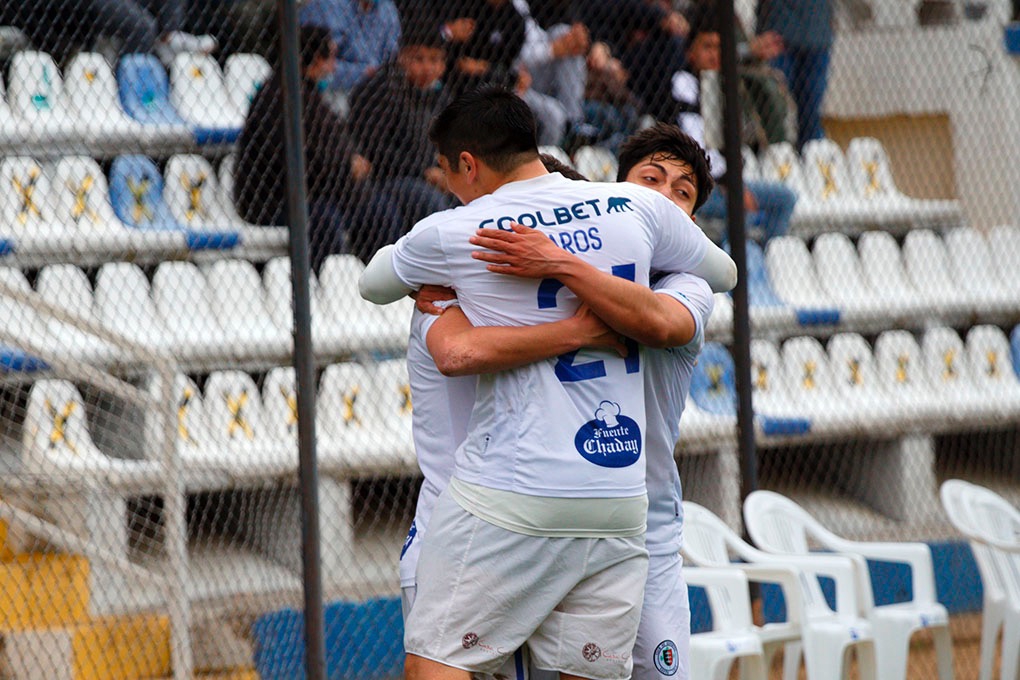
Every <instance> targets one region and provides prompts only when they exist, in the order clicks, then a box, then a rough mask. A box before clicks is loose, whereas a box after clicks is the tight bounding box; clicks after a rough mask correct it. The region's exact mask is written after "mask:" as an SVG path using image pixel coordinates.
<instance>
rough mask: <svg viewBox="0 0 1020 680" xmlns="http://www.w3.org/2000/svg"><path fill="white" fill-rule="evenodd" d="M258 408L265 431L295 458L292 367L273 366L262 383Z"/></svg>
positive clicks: (295, 404)
mask: <svg viewBox="0 0 1020 680" xmlns="http://www.w3.org/2000/svg"><path fill="white" fill-rule="evenodd" d="M262 407H263V409H264V411H265V416H266V432H267V434H268V435H269V436H270V437H271V438H273V439H275V440H277V441H279V442H280V445H281V446H283V447H285V448H288V449H289V450H290V451H291V452H292V453H293V455H294V459H295V460H297V436H298V431H297V430H298V407H297V379H296V378H295V373H294V367H293V366H277V367H276V368H272V369H270V370H269V372H268V373H266V378H265V380H264V381H263V382H262Z"/></svg>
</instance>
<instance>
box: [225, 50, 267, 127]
mask: <svg viewBox="0 0 1020 680" xmlns="http://www.w3.org/2000/svg"><path fill="white" fill-rule="evenodd" d="M223 70H224V73H223V75H224V80H226V83H227V91H228V92H229V93H230V101H231V102H232V103H233V105H234V107H235V108H236V109H237V111H238V113H240V114H241V116H242V117H245V116H247V115H248V109H249V107H251V103H252V101H253V100H254V99H255V94H256V93H257V92H258V91H259V90H260V89H261V88H262V85H263V84H264V83H265V82H266V80H268V79H269V76H270V75H272V72H273V67H272V66H270V65H269V62H268V61H266V59H265V57H263V56H262V55H261V54H246V53H235V54H231V55H230V56H229V57H227V61H226V64H225V65H224V69H223Z"/></svg>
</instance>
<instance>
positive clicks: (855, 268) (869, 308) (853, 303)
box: [811, 232, 890, 328]
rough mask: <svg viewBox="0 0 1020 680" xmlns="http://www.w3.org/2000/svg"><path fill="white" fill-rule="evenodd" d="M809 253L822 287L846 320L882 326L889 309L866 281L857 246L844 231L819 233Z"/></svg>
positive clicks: (858, 323)
mask: <svg viewBox="0 0 1020 680" xmlns="http://www.w3.org/2000/svg"><path fill="white" fill-rule="evenodd" d="M811 256H812V259H813V260H814V265H815V272H817V274H818V281H819V283H820V284H821V288H822V290H823V291H824V293H825V294H826V296H827V297H828V298H829V299H830V300H833V301H834V302H835V303H836V304H837V305H838V306H839V308H840V310H841V312H842V314H843V315H845V317H846V319H847V321H848V322H850V323H854V324H857V325H865V326H869V327H870V326H879V327H882V328H884V327H886V326H887V325H888V323H889V311H890V310H889V308H888V306H887V305H885V304H883V303H882V302H881V301H880V300H879V299H878V296H876V295H875V292H874V291H873V290H872V289H871V286H870V285H869V284H868V281H867V279H866V278H865V276H864V271H863V269H862V267H861V261H860V259H859V258H858V257H857V249H856V248H854V244H853V243H851V242H850V239H849V238H847V236H846V235H845V234H841V233H838V232H832V233H828V234H820V235H819V236H818V238H817V239H815V243H814V248H813V250H812V253H811Z"/></svg>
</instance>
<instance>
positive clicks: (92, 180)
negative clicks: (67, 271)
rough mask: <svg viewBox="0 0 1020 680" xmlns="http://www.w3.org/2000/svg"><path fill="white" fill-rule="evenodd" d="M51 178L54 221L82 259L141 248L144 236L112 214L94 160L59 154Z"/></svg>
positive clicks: (104, 178)
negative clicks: (68, 234) (60, 226)
mask: <svg viewBox="0 0 1020 680" xmlns="http://www.w3.org/2000/svg"><path fill="white" fill-rule="evenodd" d="M54 182H55V186H54V192H53V193H54V194H55V197H56V201H55V210H54V216H55V221H59V222H62V223H63V224H65V225H67V227H68V232H69V233H70V234H71V236H70V238H71V240H72V242H73V244H74V250H75V251H77V252H78V253H79V254H80V255H81V256H82V258H83V259H89V258H96V257H99V258H102V257H104V256H106V257H109V256H110V255H122V254H124V253H129V252H133V251H137V250H144V249H145V248H144V244H145V239H144V238H142V237H141V236H140V234H139V233H138V232H134V231H130V230H128V229H127V227H125V226H124V224H123V223H122V222H121V221H120V220H118V219H117V217H116V216H115V215H114V214H113V206H112V205H110V189H109V187H108V186H107V184H106V176H105V175H104V174H103V171H102V170H101V169H100V167H99V164H98V163H97V162H96V161H95V160H93V159H92V158H89V157H87V156H70V157H65V158H61V159H60V161H59V162H58V163H57V167H56V170H55V172H54ZM154 245H155V244H154Z"/></svg>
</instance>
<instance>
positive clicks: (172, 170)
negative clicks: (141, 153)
mask: <svg viewBox="0 0 1020 680" xmlns="http://www.w3.org/2000/svg"><path fill="white" fill-rule="evenodd" d="M163 176H164V178H165V179H166V184H165V185H164V189H163V200H164V201H166V204H167V207H168V208H170V213H171V214H172V215H173V216H174V219H175V220H177V223H178V224H180V225H181V226H183V227H185V228H187V229H192V230H196V231H236V230H237V229H240V228H242V227H243V226H244V223H243V222H241V223H237V222H234V220H233V218H232V216H231V215H230V212H229V211H228V210H227V209H226V208H225V207H224V204H223V203H224V202H223V193H222V192H221V191H220V186H219V180H218V179H217V177H216V173H215V172H214V171H213V168H212V165H210V164H209V161H207V160H206V159H205V158H203V157H202V156H199V155H197V154H179V155H176V156H171V157H170V160H168V161H167V163H166V169H165V171H164V173H163Z"/></svg>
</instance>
